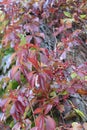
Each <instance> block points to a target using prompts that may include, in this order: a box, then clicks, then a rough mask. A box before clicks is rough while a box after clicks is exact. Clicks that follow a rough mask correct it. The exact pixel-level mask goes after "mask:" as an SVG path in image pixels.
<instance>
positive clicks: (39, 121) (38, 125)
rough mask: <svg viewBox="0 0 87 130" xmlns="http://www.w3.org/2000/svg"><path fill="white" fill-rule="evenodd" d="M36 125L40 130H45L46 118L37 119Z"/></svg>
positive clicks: (39, 117)
mask: <svg viewBox="0 0 87 130" xmlns="http://www.w3.org/2000/svg"><path fill="white" fill-rule="evenodd" d="M35 125H36V126H37V127H38V130H44V117H43V116H42V115H41V116H38V117H37V118H36V120H35ZM49 130H50V129H49Z"/></svg>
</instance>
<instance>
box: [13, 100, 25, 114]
mask: <svg viewBox="0 0 87 130" xmlns="http://www.w3.org/2000/svg"><path fill="white" fill-rule="evenodd" d="M15 108H16V110H17V112H19V113H21V114H24V111H25V106H24V105H23V104H22V103H21V102H20V101H18V100H17V101H16V102H15Z"/></svg>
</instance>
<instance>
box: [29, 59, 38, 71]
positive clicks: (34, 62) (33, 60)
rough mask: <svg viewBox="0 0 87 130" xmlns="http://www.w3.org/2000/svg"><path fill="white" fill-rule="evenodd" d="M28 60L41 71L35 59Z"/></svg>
mask: <svg viewBox="0 0 87 130" xmlns="http://www.w3.org/2000/svg"><path fill="white" fill-rule="evenodd" d="M28 60H29V61H30V62H31V63H32V65H33V66H34V67H35V68H36V69H37V70H38V69H39V64H38V61H37V60H36V59H35V58H34V57H33V58H30V57H29V58H28Z"/></svg>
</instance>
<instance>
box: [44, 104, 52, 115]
mask: <svg viewBox="0 0 87 130" xmlns="http://www.w3.org/2000/svg"><path fill="white" fill-rule="evenodd" d="M51 109H52V105H51V104H48V105H47V106H46V108H45V112H44V113H45V114H47V113H48V112H49V111H50V110H51Z"/></svg>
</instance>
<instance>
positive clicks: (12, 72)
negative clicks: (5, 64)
mask: <svg viewBox="0 0 87 130" xmlns="http://www.w3.org/2000/svg"><path fill="white" fill-rule="evenodd" d="M18 69H19V66H13V67H12V70H11V73H10V77H11V79H13V78H14V76H15V74H16V72H17V71H18Z"/></svg>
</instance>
